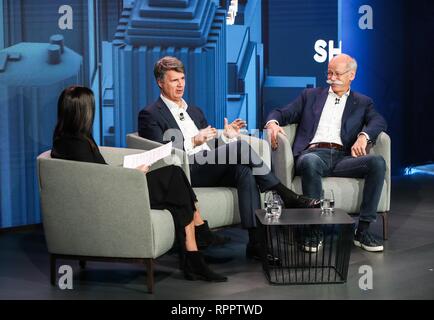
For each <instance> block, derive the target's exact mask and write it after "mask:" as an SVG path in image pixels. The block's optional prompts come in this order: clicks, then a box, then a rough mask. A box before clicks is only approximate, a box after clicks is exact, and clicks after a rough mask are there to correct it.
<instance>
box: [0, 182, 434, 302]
mask: <svg viewBox="0 0 434 320" xmlns="http://www.w3.org/2000/svg"><path fill="white" fill-rule="evenodd" d="M374 227H375V230H376V231H377V233H378V234H381V233H380V232H381V219H378V222H377V223H376V224H375V226H374ZM219 232H222V233H225V234H227V235H230V236H231V237H232V242H231V243H230V244H229V245H227V246H226V247H224V248H218V249H212V250H209V252H208V254H209V255H212V256H213V257H214V258H215V260H217V261H214V262H216V263H213V264H212V268H213V269H214V270H216V271H218V272H221V273H224V274H225V275H227V276H228V278H229V281H228V282H226V283H218V284H215V283H206V282H202V281H193V282H192V281H187V280H184V279H183V277H182V274H181V272H180V271H178V270H177V256H176V255H175V254H172V255H165V256H163V257H162V258H160V259H158V260H157V265H156V288H155V294H153V295H151V294H148V293H147V291H146V285H145V284H146V274H145V271H144V268H142V267H141V266H139V265H133V264H122V263H99V262H90V263H88V265H87V268H86V269H85V270H83V271H81V270H80V269H79V266H78V263H75V262H74V264H73V268H74V273H75V275H74V288H73V289H72V290H60V289H59V288H55V287H52V286H50V283H49V260H48V255H47V251H46V246H45V240H44V235H43V232H42V230H36V231H30V232H29V231H27V232H15V233H6V234H2V235H0V299H150V300H154V299H176V300H178V299H194V300H200V299H211V300H214V299H217V300H220V299H222V300H227V299H237V300H239V299H241V300H255V299H264V300H268V299H272V300H276V299H309V300H310V299H433V298H434V176H422V175H414V176H406V177H400V178H396V179H394V180H393V185H392V210H391V214H390V238H389V240H388V241H386V242H385V251H384V252H383V253H368V252H366V251H363V250H361V249H359V248H356V247H353V248H352V252H351V259H350V267H349V273H348V280H347V282H346V283H344V284H327V285H324V284H322V285H296V286H288V285H285V286H275V285H270V284H268V282H267V281H266V279H265V277H264V275H263V273H262V269H261V265H260V264H259V263H258V262H255V261H250V260H247V259H246V258H245V255H244V249H245V243H246V240H247V234H246V233H245V232H244V231H242V230H241V229H239V228H228V229H225V230H222V231H219ZM224 257H229V258H230V259H226V260H225V259H223V258H224ZM220 258H221V259H220ZM59 262H60V263H62V264H63V263H64V264H68V263H71V262H70V261H59ZM362 265H369V266H371V267H372V270H373V289H372V290H365V291H364V290H361V289H360V288H359V279H360V277H361V276H362V275H361V274H359V267H360V266H362Z"/></svg>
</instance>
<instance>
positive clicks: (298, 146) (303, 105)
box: [266, 88, 387, 157]
mask: <svg viewBox="0 0 434 320" xmlns="http://www.w3.org/2000/svg"><path fill="white" fill-rule="evenodd" d="M328 90H329V88H314V89H305V90H303V92H302V93H301V95H300V96H299V97H298V98H297V99H296V100H294V101H293V102H292V103H290V104H289V105H287V106H285V107H283V108H280V109H275V110H273V111H272V112H271V113H270V114H269V115H268V117H267V120H266V121H270V120H277V121H278V122H279V124H280V125H281V126H285V125H287V124H292V123H298V128H297V133H296V136H295V141H294V145H293V153H294V157H296V156H298V155H300V153H301V152H302V151H303V150H305V149H306V148H307V147H308V145H309V142H310V141H312V139H313V137H314V135H315V133H316V129H317V128H318V123H319V120H320V117H321V113H322V110H323V108H324V105H325V103H326V100H327V96H328ZM386 127H387V125H386V121H385V120H384V118H383V117H382V116H381V115H380V114H379V113H378V112H377V111H376V110H375V109H374V103H373V101H372V99H371V98H369V97H367V96H364V95H362V94H360V93H357V92H354V91H351V92H350V95H349V97H348V99H347V102H346V104H345V109H344V113H343V115H342V126H341V139H342V143H343V145H344V149H345V151H346V152H347V153H350V151H351V147H352V145H353V144H354V142H355V141H356V140H357V135H358V134H359V133H360V132H362V131H363V132H366V133H367V134H368V135H369V138H370V139H371V141H372V142H373V143H375V140H376V139H377V137H378V135H379V134H380V132H381V131H385V130H386Z"/></svg>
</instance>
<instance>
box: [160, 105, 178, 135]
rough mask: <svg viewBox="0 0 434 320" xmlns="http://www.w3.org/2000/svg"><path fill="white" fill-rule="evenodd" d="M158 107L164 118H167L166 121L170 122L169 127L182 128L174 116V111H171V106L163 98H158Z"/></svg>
mask: <svg viewBox="0 0 434 320" xmlns="http://www.w3.org/2000/svg"><path fill="white" fill-rule="evenodd" d="M157 107H158V110H159V111H160V113H161V115H162V116H163V118H164V119H166V121H167V122H168V123H169V129H178V130H181V129H180V128H179V126H178V124H177V123H176V120H175V118H174V117H173V115H172V112H170V110H169V107H168V106H166V104H165V103H164V101H163V100H162V99H161V98H158V100H157Z"/></svg>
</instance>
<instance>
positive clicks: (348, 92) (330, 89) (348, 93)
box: [329, 86, 351, 97]
mask: <svg viewBox="0 0 434 320" xmlns="http://www.w3.org/2000/svg"><path fill="white" fill-rule="evenodd" d="M350 93H351V88H349V89H348V91H347V92H345V93H344V95H343V96H345V97H348V96H349V95H350ZM329 94H334V95H335V96H338V95H337V94H336V93H334V91H333V89H332V87H331V86H330V87H329ZM343 96H342V97H343Z"/></svg>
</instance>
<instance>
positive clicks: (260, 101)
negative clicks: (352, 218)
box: [0, 0, 434, 228]
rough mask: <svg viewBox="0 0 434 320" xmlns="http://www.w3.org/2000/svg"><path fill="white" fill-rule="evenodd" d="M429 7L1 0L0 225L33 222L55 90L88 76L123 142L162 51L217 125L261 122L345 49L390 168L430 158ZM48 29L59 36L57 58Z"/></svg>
mask: <svg viewBox="0 0 434 320" xmlns="http://www.w3.org/2000/svg"><path fill="white" fill-rule="evenodd" d="M433 17H434V5H433V3H432V2H431V1H429V0H415V1H412V2H411V3H410V2H409V1H405V0H396V1H393V2H392V1H386V0H377V1H375V0H364V1H361V0H310V1H301V0H268V1H261V0H239V1H229V0H164V1H162V0H152V1H150V0H136V1H134V2H133V1H131V0H128V1H127V0H125V1H122V0H110V1H106V0H95V1H93V0H65V1H61V0H49V1H43V2H40V1H34V0H21V1H15V0H0V108H1V112H0V148H1V155H0V161H1V162H0V191H1V193H0V228H2V227H10V226H19V225H25V224H30V223H39V222H40V213H39V197H38V194H37V185H36V175H35V157H36V155H37V154H39V153H41V152H43V151H45V150H46V149H48V148H50V137H51V134H52V130H53V127H54V123H55V114H56V104H55V102H56V99H57V96H58V94H59V92H60V91H61V89H62V88H63V87H65V86H66V85H69V84H72V83H81V84H84V85H87V86H90V87H92V89H93V90H94V92H95V95H96V101H97V104H98V108H97V117H96V121H95V127H94V128H95V130H94V134H95V138H96V140H97V141H98V142H99V143H100V144H103V145H114V146H124V141H125V134H127V133H129V132H133V131H136V130H137V122H136V117H137V112H138V110H140V109H141V108H143V107H144V106H146V105H147V104H148V103H149V102H151V101H153V100H154V99H156V98H157V96H158V88H157V86H156V84H155V82H154V80H153V75H152V66H153V64H154V63H155V61H156V60H157V59H158V58H159V57H161V56H162V55H165V54H171V55H176V56H178V57H180V58H181V59H182V60H183V61H184V63H185V64H186V67H187V70H186V73H187V90H186V98H187V99H188V102H190V103H195V104H198V105H199V106H200V107H202V108H203V110H204V112H205V114H206V115H207V117H208V119H209V120H210V122H211V124H213V125H215V126H217V127H221V126H222V123H223V117H225V116H227V117H228V118H229V119H230V120H232V119H234V118H236V117H242V118H244V119H247V122H248V124H249V129H255V128H261V127H262V124H263V119H264V117H265V116H266V114H267V113H268V112H269V111H270V110H271V109H272V108H274V107H276V106H280V105H283V104H287V103H288V102H290V101H291V100H292V99H294V98H295V97H296V96H297V95H298V94H299V93H300V91H301V90H302V89H303V88H306V87H316V86H323V85H325V71H326V69H327V62H328V61H329V59H330V57H331V56H333V55H334V54H337V53H340V52H346V53H349V54H350V55H353V56H354V57H355V58H356V59H357V60H358V62H359V70H358V73H357V77H356V80H355V81H354V83H353V86H352V89H353V90H356V91H360V92H362V93H364V94H366V95H368V96H371V97H372V98H373V99H374V101H375V103H376V107H377V109H378V110H379V111H380V112H381V113H382V114H383V115H384V116H385V118H386V119H387V121H388V124H389V130H388V132H389V134H390V135H391V138H392V172H393V174H400V173H401V172H402V169H403V168H404V167H405V166H408V165H412V164H418V163H427V162H431V161H433V159H434V143H433V141H434V131H433V130H431V123H430V122H431V119H433V118H434V117H433V116H434V114H433V113H434V108H433V103H432V102H431V101H432V99H431V96H430V95H431V91H432V73H433V71H434V59H432V58H431V52H432V49H433V43H432V41H431V38H432V34H434V19H433ZM54 34H60V35H62V36H63V38H64V44H65V48H66V51H65V52H66V54H63V55H61V60H60V63H59V64H58V65H55V66H53V65H50V64H49V63H48V62H47V61H48V58H47V48H48V46H49V38H50V36H52V35H54ZM430 37H431V38H430ZM29 61H34V66H35V67H33V66H32V65H29V64H28V62H29ZM36 66H37V67H36ZM60 71H61V72H60ZM62 72H63V73H62ZM41 79H45V80H44V81H42V80H41ZM26 80H27V81H26Z"/></svg>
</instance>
